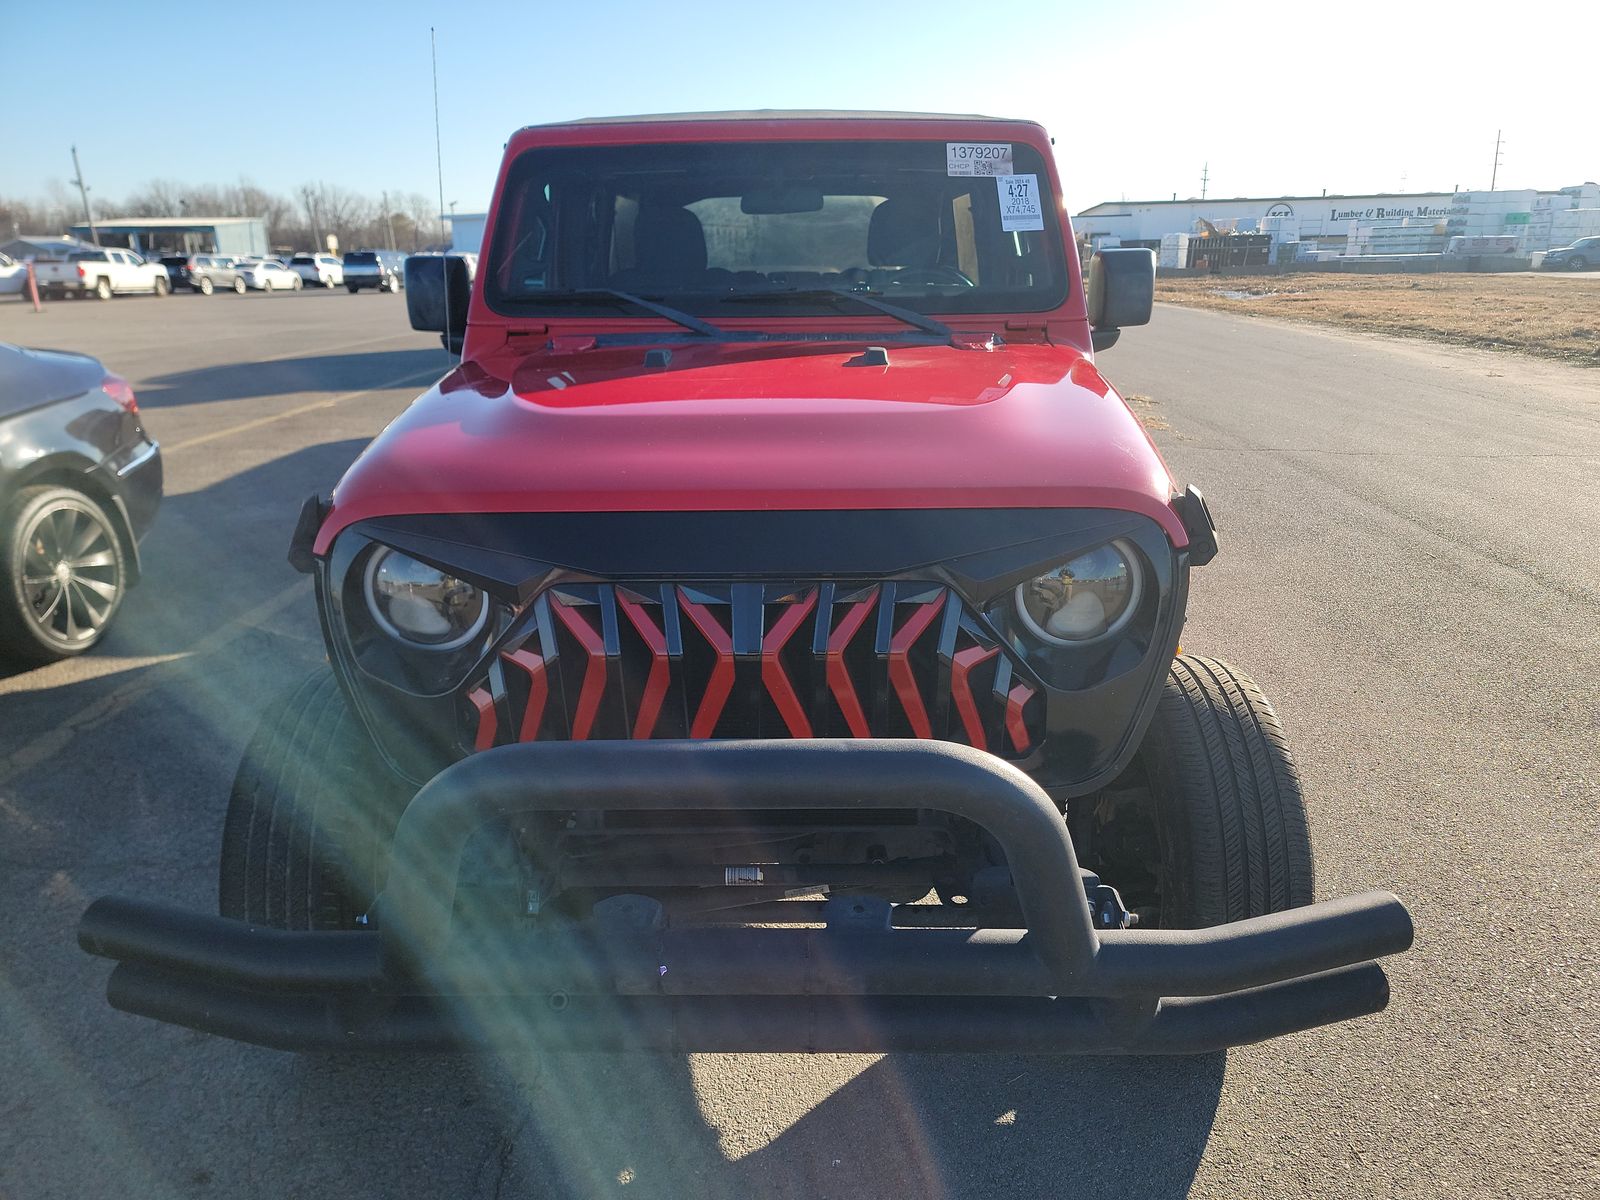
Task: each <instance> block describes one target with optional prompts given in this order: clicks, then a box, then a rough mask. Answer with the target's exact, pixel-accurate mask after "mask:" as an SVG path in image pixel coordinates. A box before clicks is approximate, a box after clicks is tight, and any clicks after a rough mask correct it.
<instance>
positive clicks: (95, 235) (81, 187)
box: [72, 146, 100, 246]
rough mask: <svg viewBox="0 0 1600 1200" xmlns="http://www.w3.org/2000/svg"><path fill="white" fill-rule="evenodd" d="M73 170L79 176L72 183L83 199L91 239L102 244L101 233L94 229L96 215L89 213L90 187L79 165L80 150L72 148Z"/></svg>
mask: <svg viewBox="0 0 1600 1200" xmlns="http://www.w3.org/2000/svg"><path fill="white" fill-rule="evenodd" d="M72 170H73V173H74V174H75V175H76V176H77V178H76V179H74V180H73V181H72V182H73V183H75V184H77V185H78V195H80V196H82V197H83V220H84V223H85V224H87V225H88V226H89V238H90V240H92V241H93V242H94V244H95V245H96V246H98V245H99V244H100V231H99V230H98V229H96V228H95V227H94V214H93V213H92V212H90V211H89V185H88V184H86V183H84V181H83V168H82V167H80V166H79V165H78V148H77V147H76V146H74V147H73V148H72Z"/></svg>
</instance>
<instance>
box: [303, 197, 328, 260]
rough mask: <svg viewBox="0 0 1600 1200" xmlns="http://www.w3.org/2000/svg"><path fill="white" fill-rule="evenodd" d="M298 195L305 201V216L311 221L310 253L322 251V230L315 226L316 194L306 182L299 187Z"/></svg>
mask: <svg viewBox="0 0 1600 1200" xmlns="http://www.w3.org/2000/svg"><path fill="white" fill-rule="evenodd" d="M300 196H301V199H303V200H304V201H305V202H306V217H307V219H309V220H310V222H311V253H313V254H320V253H322V248H323V247H322V230H321V229H319V228H317V201H316V195H315V193H314V192H312V190H311V185H310V184H307V185H306V186H305V187H303V188H301V189H300Z"/></svg>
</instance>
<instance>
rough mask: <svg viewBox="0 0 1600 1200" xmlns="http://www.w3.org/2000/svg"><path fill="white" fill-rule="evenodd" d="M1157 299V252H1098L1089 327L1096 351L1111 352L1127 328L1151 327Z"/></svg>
mask: <svg viewBox="0 0 1600 1200" xmlns="http://www.w3.org/2000/svg"><path fill="white" fill-rule="evenodd" d="M1155 299H1156V253H1155V251H1154V250H1146V249H1143V248H1142V247H1130V248H1128V249H1121V250H1100V251H1097V252H1096V253H1095V256H1094V258H1092V259H1091V260H1090V262H1089V324H1090V325H1091V326H1093V341H1094V348H1095V349H1096V350H1105V349H1109V348H1110V346H1111V345H1112V344H1113V343H1114V342H1115V341H1116V340H1117V336H1118V332H1119V331H1120V330H1121V329H1122V328H1123V327H1124V326H1127V325H1148V324H1149V323H1150V313H1151V311H1152V310H1153V308H1154V306H1155Z"/></svg>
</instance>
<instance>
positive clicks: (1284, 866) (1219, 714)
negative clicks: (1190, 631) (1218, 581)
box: [1093, 654, 1315, 929]
mask: <svg viewBox="0 0 1600 1200" xmlns="http://www.w3.org/2000/svg"><path fill="white" fill-rule="evenodd" d="M1095 819H1096V825H1095V829H1094V835H1093V840H1094V845H1095V846H1096V847H1097V854H1096V859H1097V861H1096V862H1095V863H1094V864H1093V865H1095V866H1096V867H1097V868H1098V869H1099V870H1100V871H1101V872H1102V874H1103V875H1104V876H1105V877H1106V880H1107V882H1109V883H1112V884H1114V885H1116V886H1117V887H1118V888H1119V889H1120V890H1122V892H1123V895H1124V898H1125V899H1126V900H1127V901H1128V903H1129V904H1130V906H1131V907H1134V908H1137V909H1139V910H1140V912H1141V914H1142V915H1143V917H1144V923H1145V924H1151V923H1154V924H1156V925H1158V926H1159V927H1161V928H1166V929H1199V928H1204V927H1207V926H1211V925H1222V924H1225V923H1227V922H1229V921H1240V920H1243V919H1245V918H1246V917H1258V916H1264V915H1265V914H1267V913H1275V912H1283V911H1285V910H1286V909H1291V908H1299V907H1301V906H1302V905H1306V904H1310V903H1311V899H1312V894H1313V892H1314V890H1315V870H1314V863H1313V858H1312V853H1311V837H1310V832H1309V829H1308V826H1307V823H1306V810H1305V799H1304V797H1303V796H1302V794H1301V789H1300V776H1299V773H1298V772H1297V771H1296V770H1295V765H1294V758H1293V756H1292V755H1291V754H1290V752H1289V744H1288V741H1287V739H1286V738H1285V736H1284V732H1283V726H1282V724H1281V723H1280V722H1279V720H1278V715H1277V713H1275V712H1274V711H1273V709H1272V705H1271V704H1269V703H1268V702H1267V698H1266V697H1265V696H1264V695H1262V693H1261V689H1260V688H1258V687H1257V686H1256V684H1255V681H1254V680H1252V679H1251V678H1250V677H1249V676H1248V675H1245V674H1244V673H1243V672H1242V671H1240V670H1238V669H1237V668H1235V667H1232V666H1230V665H1228V664H1227V663H1225V662H1220V661H1218V660H1216V659H1212V658H1201V657H1198V656H1196V655H1191V654H1185V655H1181V656H1179V657H1178V658H1177V659H1175V660H1174V661H1173V663H1172V667H1171V668H1170V670H1169V671H1168V673H1167V679H1166V684H1165V686H1164V688H1163V690H1162V694H1161V700H1160V702H1159V704H1158V705H1157V707H1156V713H1155V716H1154V718H1153V719H1152V720H1151V722H1150V728H1149V730H1148V731H1147V732H1146V734H1145V738H1144V742H1143V744H1142V745H1141V746H1140V748H1139V752H1138V754H1136V755H1135V756H1134V761H1133V762H1132V763H1131V764H1130V765H1129V767H1128V769H1127V770H1126V771H1125V772H1124V773H1123V775H1122V776H1121V777H1119V779H1118V780H1117V781H1116V783H1114V784H1112V785H1111V787H1109V788H1108V789H1106V791H1105V792H1103V793H1101V795H1100V798H1099V800H1098V802H1097V804H1096V806H1095Z"/></svg>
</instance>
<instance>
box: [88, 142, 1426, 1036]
mask: <svg viewBox="0 0 1600 1200" xmlns="http://www.w3.org/2000/svg"><path fill="white" fill-rule="evenodd" d="M484 250H485V253H484V255H483V258H482V266H481V269H479V270H478V271H477V273H476V275H475V276H473V275H472V274H471V273H469V271H468V269H467V264H466V263H465V262H464V261H463V260H462V259H460V258H454V257H448V256H437V255H435V256H419V257H416V258H413V259H412V260H410V262H409V263H408V264H407V289H406V293H407V304H408V307H409V309H410V314H411V320H412V324H413V325H414V326H415V327H417V328H419V329H430V330H437V331H439V332H440V333H441V334H442V335H443V338H444V340H445V342H446V344H447V345H448V346H450V347H452V348H454V349H458V350H459V351H460V353H461V363H460V365H459V366H458V367H456V368H455V369H454V370H452V371H451V372H450V373H449V374H448V375H446V376H445V377H444V378H443V379H441V380H440V381H439V382H438V384H437V385H435V386H434V387H433V388H431V389H430V390H429V391H428V392H427V393H426V394H425V395H423V396H422V397H421V398H420V399H419V400H417V402H416V403H415V404H413V405H412V406H411V407H410V409H409V410H407V411H406V413H405V414H404V415H402V416H401V417H400V418H399V419H398V420H396V421H395V422H394V423H393V424H392V425H390V426H389V427H388V428H387V429H386V430H385V431H384V432H383V433H382V435H380V436H379V437H378V438H377V439H376V440H375V441H374V442H373V443H372V445H371V446H370V447H369V448H368V449H367V451H366V452H365V453H364V454H363V455H362V457H361V458H360V460H359V461H358V462H357V463H356V464H355V465H354V466H353V467H352V468H351V469H350V471H349V472H348V473H347V474H346V475H345V477H344V479H343V480H342V481H340V483H339V485H338V487H337V488H335V489H334V492H333V495H332V498H331V501H325V500H322V499H320V498H317V497H313V498H312V499H311V500H310V501H308V502H307V504H306V507H305V509H304V511H303V513H302V516H301V520H300V523H299V527H298V529H297V530H296V532H295V535H294V539H293V544H292V548H291V552H290V558H291V561H292V562H294V563H295V564H296V565H297V566H298V567H300V568H301V569H303V570H305V571H307V572H309V573H310V574H311V575H312V576H313V577H314V579H315V582H316V589H317V598H318V603H319V606H320V609H321V614H322V625H323V632H324V636H325V638H326V641H327V648H328V656H329V659H330V660H331V663H332V671H331V672H322V673H319V674H318V675H317V676H316V677H314V678H312V679H309V680H307V681H306V682H305V683H304V684H303V685H302V686H301V687H300V688H299V689H298V690H297V691H296V692H294V693H293V694H292V695H290V696H288V697H287V698H285V699H284V700H282V701H280V702H279V703H278V704H277V705H276V706H275V707H273V708H272V709H271V711H270V712H269V713H268V714H267V716H266V717H265V719H264V721H263V724H262V726H261V729H260V732H259V733H258V734H257V736H256V738H255V740H254V741H253V742H252V744H251V745H250V747H249V749H248V751H247V752H246V754H245V758H244V763H243V765H242V766H241V767H240V770H239V775H238V779H237V782H236V784H235V787H234V792H233V798H232V803H231V805H230V808H229V812H228V818H227V825H226V829H225V831H224V836H223V850H222V873H221V874H222V878H221V908H222V915H221V916H220V917H209V916H201V915H196V914H186V913H183V912H180V911H175V910H171V909H167V908H163V907H160V906H155V905H149V904H144V903H140V902H134V901H126V900H111V899H106V900H101V901H99V902H97V903H96V904H95V905H93V906H92V907H91V908H90V910H89V911H88V913H87V914H86V915H85V917H84V920H83V925H82V929H81V933H80V940H81V942H82V944H83V946H84V947H85V949H87V950H89V951H91V952H92V953H96V954H102V955H106V956H108V957H111V958H116V959H120V960H121V965H119V966H118V967H117V969H116V970H115V971H114V972H113V974H112V977H111V983H110V988H109V990H110V997H111V1001H112V1003H113V1004H115V1005H116V1006H117V1007H119V1008H123V1009H125V1010H127V1011H130V1012H135V1013H142V1014H145V1015H148V1016H152V1017H157V1018H160V1019H163V1020H167V1021H173V1022H177V1023H179V1024H182V1025H187V1026H190V1027H192V1028H196V1029H203V1030H210V1031H213V1032H216V1033H221V1034H225V1035H228V1036H232V1037H236V1038H242V1039H245V1040H248V1041H253V1042H259V1043H263V1044H266V1045H272V1046H281V1047H292V1048H326V1047H345V1046H371V1047H427V1046H438V1045H448V1044H456V1043H458V1042H461V1041H469V1042H477V1043H480V1044H487V1045H489V1046H492V1047H501V1048H508V1047H514V1046H520V1045H523V1044H525V1043H527V1042H529V1041H531V1042H533V1043H534V1044H537V1045H540V1046H577V1047H592V1048H620V1047H637V1046H645V1047H658V1048H674V1049H686V1050H800V1049H812V1050H890V1049H907V1050H909V1049H922V1050H988V1049H1003V1050H1027V1051H1038V1052H1071V1051H1127V1052H1139V1053H1162V1052H1165V1053H1189V1052H1200V1051H1207V1050H1211V1049H1215V1048H1218V1047H1224V1046H1230V1045H1236V1044H1239V1043H1243V1042H1249V1041H1255V1040H1259V1039H1261V1038H1265V1037H1269V1036H1272V1035H1275V1034H1280V1033H1284V1032H1287V1031H1290V1030H1296V1029H1303V1028H1307V1027H1310V1026H1314V1025H1317V1024H1321V1023H1324V1022H1328V1021H1335V1020H1340V1019H1344V1018H1348V1017H1354V1016H1359V1015H1362V1014H1366V1013H1372V1012H1375V1011H1377V1010H1379V1009H1380V1008H1382V1007H1383V1005H1384V1003H1385V1002H1386V1000H1387V995H1388V992H1387V984H1386V981H1385V978H1384V975H1383V972H1382V970H1381V969H1380V968H1379V967H1378V966H1377V964H1376V963H1374V962H1371V961H1367V960H1369V959H1370V958H1372V957H1373V956H1377V955H1383V954H1389V953H1393V952H1396V951H1399V950H1402V949H1404V948H1405V947H1406V946H1408V945H1409V944H1410V940H1411V922H1410V919H1409V917H1408V916H1407V913H1406V911H1405V909H1404V908H1403V907H1402V906H1401V904H1400V903H1399V901H1397V900H1396V899H1395V898H1394V897H1393V896H1391V895H1388V894H1386V893H1367V894H1364V895H1360V896H1355V897H1351V898H1347V899H1342V900H1334V901H1326V902H1323V903H1321V904H1312V903H1311V900H1312V894H1313V880H1312V856H1311V844H1310V840H1309V838H1308V835H1307V830H1306V816H1305V810H1304V806H1303V802H1302V798H1301V792H1300V785H1299V782H1298V779H1297V777H1296V773H1295V768H1294V764H1293V761H1292V759H1291V757H1290V754H1289V750H1288V747H1287V745H1286V743H1285V740H1284V735H1283V731H1282V728H1281V727H1280V725H1279V723H1278V719H1277V717H1276V716H1275V715H1274V713H1273V711H1272V709H1271V707H1270V706H1269V705H1268V704H1267V701H1266V700H1265V698H1264V697H1263V696H1262V694H1261V693H1260V691H1259V690H1257V688H1256V685H1255V684H1254V683H1253V682H1252V681H1251V680H1250V679H1248V678H1247V677H1246V676H1244V675H1243V674H1242V673H1240V672H1239V671H1237V670H1235V669H1234V668H1232V667H1229V666H1228V665H1226V664H1225V663H1222V662H1219V661H1217V660H1215V659H1211V658H1201V657H1195V656H1191V655H1184V654H1180V653H1179V649H1178V637H1179V633H1180V631H1181V629H1182V626H1183V616H1184V601H1185V596H1186V594H1187V591H1188V587H1189V572H1190V569H1191V568H1192V567H1197V566H1200V565H1202V564H1204V563H1205V562H1207V561H1209V560H1210V558H1211V557H1212V555H1213V554H1214V553H1215V551H1216V537H1215V532H1214V529H1213V526H1212V522H1211V517H1210V515H1209V513H1208V512H1207V510H1206V505H1205V502H1204V501H1203V500H1202V499H1201V496H1200V493H1199V492H1198V491H1196V490H1195V489H1193V488H1189V489H1187V490H1179V489H1178V488H1177V487H1175V485H1174V483H1173V481H1172V479H1171V477H1170V476H1169V474H1168V472H1167V469H1166V467H1165V465H1164V464H1163V462H1162V460H1161V457H1160V455H1159V454H1158V453H1157V452H1156V450H1155V448H1154V447H1153V446H1152V445H1151V443H1150V441H1149V439H1148V437H1147V436H1146V435H1145V432H1144V430H1143V429H1142V428H1141V427H1140V424H1139V422H1138V421H1137V420H1136V419H1135V418H1134V416H1133V415H1132V414H1131V413H1130V412H1129V410H1128V409H1127V407H1126V406H1125V405H1124V404H1123V402H1122V400H1121V398H1120V397H1119V396H1118V395H1117V394H1116V392H1115V391H1113V390H1112V388H1111V386H1110V385H1109V384H1108V383H1107V382H1106V381H1105V380H1104V379H1103V378H1102V377H1101V374H1100V372H1099V370H1098V369H1097V368H1096V365H1095V357H1094V356H1095V352H1096V351H1097V350H1100V349H1104V348H1105V347H1107V346H1109V345H1110V344H1111V343H1112V342H1113V341H1114V340H1115V339H1116V337H1117V333H1118V331H1119V330H1120V329H1121V328H1122V327H1124V326H1128V325H1140V324H1144V323H1145V322H1147V321H1148V320H1149V317H1150V312H1151V296H1152V291H1153V280H1154V258H1153V255H1152V254H1151V252H1150V251H1149V250H1144V249H1123V250H1111V251H1104V252H1102V253H1099V254H1097V255H1095V256H1094V259H1093V261H1092V263H1091V264H1090V268H1089V279H1088V285H1087V288H1086V287H1085V286H1084V283H1083V281H1082V279H1081V277H1080V273H1079V271H1080V268H1079V261H1078V255H1077V252H1076V247H1075V245H1074V242H1073V237H1072V229H1071V225H1070V223H1069V222H1068V219H1067V215H1066V208H1065V205H1064V203H1063V202H1062V199H1061V186H1060V180H1059V178H1058V176H1057V172H1056V165H1055V162H1054V160H1053V157H1052V154H1051V149H1050V140H1049V138H1048V137H1047V136H1046V135H1045V133H1044V131H1043V130H1042V129H1041V128H1039V127H1038V126H1037V125H1033V124H1028V123H1025V122H1018V121H1001V120H992V119H988V118H983V117H935V116H903V115H874V114H848V113H816V114H795V115H782V114H772V113H748V114H730V115H725V116H679V117H662V118H631V119H619V120H601V121H578V122H573V123H570V124H561V125H547V126H539V127H535V128H529V129H523V130H521V131H520V132H518V133H517V134H515V135H514V136H513V137H512V138H511V141H510V143H509V145H508V146H507V149H506V155H505V161H504V164H503V166H502V168H501V172H500V178H499V182H498V184H497V186H496V189H495V195H494V203H493V208H492V212H491V215H490V218H489V223H488V228H487V234H486V241H485V245H484Z"/></svg>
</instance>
